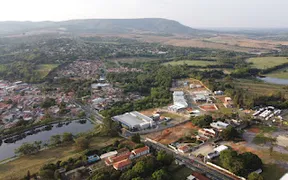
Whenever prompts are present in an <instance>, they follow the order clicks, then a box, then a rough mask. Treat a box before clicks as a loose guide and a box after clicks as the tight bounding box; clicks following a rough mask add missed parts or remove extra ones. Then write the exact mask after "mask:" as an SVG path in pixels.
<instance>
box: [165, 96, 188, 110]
mask: <svg viewBox="0 0 288 180" xmlns="http://www.w3.org/2000/svg"><path fill="white" fill-rule="evenodd" d="M187 107H188V104H187V102H186V99H185V95H184V92H183V91H175V92H174V93H173V105H172V106H169V107H168V109H169V110H170V111H175V112H177V111H179V110H180V109H184V108H187Z"/></svg>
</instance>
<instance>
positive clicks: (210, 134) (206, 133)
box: [198, 128, 216, 139]
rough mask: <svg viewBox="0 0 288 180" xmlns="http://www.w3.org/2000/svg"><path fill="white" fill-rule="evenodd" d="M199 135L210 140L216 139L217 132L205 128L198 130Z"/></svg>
mask: <svg viewBox="0 0 288 180" xmlns="http://www.w3.org/2000/svg"><path fill="white" fill-rule="evenodd" d="M198 135H199V136H200V137H205V138H207V139H210V138H214V137H216V132H215V131H214V130H213V129H207V128H203V129H199V130H198Z"/></svg>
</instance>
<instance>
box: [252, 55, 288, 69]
mask: <svg viewBox="0 0 288 180" xmlns="http://www.w3.org/2000/svg"><path fill="white" fill-rule="evenodd" d="M247 62H249V63H252V67H255V68H258V69H267V68H271V67H274V66H277V65H280V64H284V63H288V58H287V57H257V58H250V59H248V60H247Z"/></svg>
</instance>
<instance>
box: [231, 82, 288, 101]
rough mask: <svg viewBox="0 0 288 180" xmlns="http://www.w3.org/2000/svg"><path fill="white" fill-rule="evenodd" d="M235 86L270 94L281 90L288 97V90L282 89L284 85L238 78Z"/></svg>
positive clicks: (253, 91) (261, 93)
mask: <svg viewBox="0 0 288 180" xmlns="http://www.w3.org/2000/svg"><path fill="white" fill-rule="evenodd" d="M234 83H235V86H236V87H237V88H241V89H244V90H247V91H249V92H251V93H254V94H259V95H271V94H273V93H277V92H282V93H283V94H285V95H286V97H288V92H287V90H286V89H284V87H285V86H284V85H277V84H269V83H264V82H261V81H256V80H246V79H238V80H235V82H234Z"/></svg>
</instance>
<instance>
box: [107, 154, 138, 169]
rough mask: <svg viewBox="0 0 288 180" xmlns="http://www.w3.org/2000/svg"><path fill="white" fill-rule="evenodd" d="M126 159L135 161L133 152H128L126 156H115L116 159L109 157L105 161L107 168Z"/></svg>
mask: <svg viewBox="0 0 288 180" xmlns="http://www.w3.org/2000/svg"><path fill="white" fill-rule="evenodd" d="M125 159H133V154H132V153H131V152H126V153H124V154H121V155H119V156H114V157H108V158H107V159H106V160H105V164H106V165H107V166H110V165H112V164H114V163H117V162H120V161H123V160H125Z"/></svg>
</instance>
